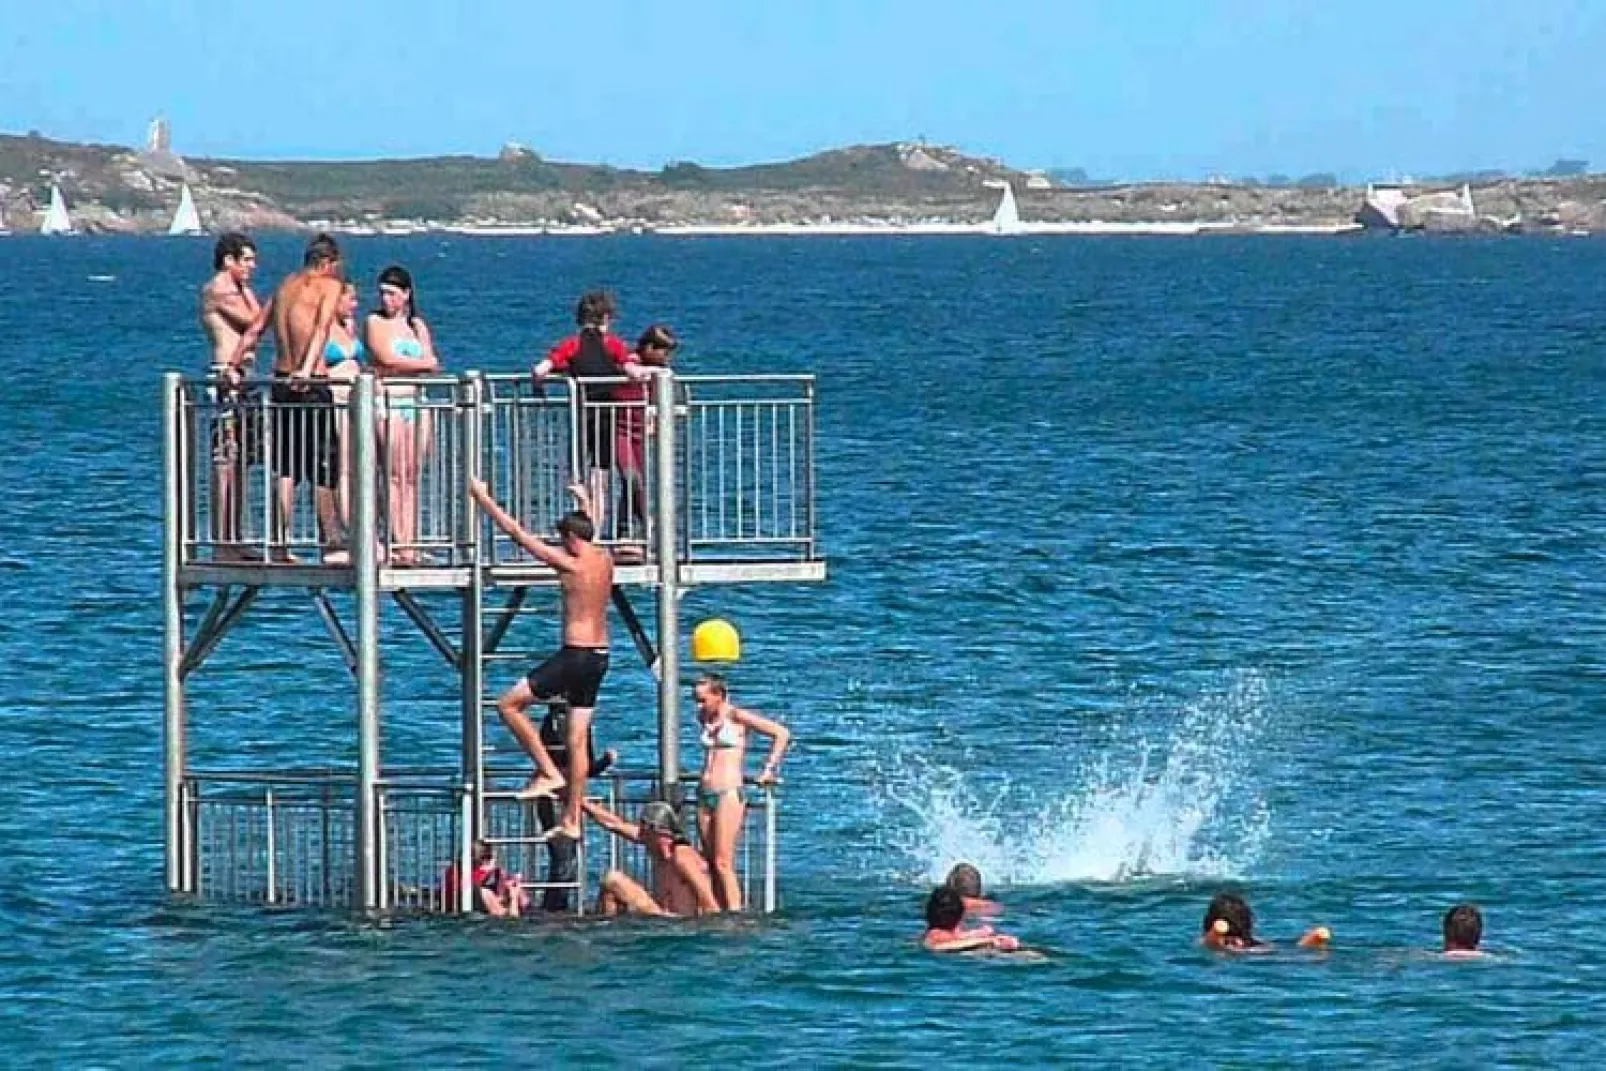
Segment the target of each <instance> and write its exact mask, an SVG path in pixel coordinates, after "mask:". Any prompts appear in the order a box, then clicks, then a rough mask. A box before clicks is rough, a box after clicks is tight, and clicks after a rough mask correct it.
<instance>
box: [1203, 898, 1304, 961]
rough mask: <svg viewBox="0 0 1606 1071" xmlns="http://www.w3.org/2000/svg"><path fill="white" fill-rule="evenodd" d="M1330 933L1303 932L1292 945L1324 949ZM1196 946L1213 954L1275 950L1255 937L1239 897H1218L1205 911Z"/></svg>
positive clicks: (1251, 920) (1252, 916)
mask: <svg viewBox="0 0 1606 1071" xmlns="http://www.w3.org/2000/svg"><path fill="white" fill-rule="evenodd" d="M1332 939H1333V932H1332V931H1331V930H1329V929H1328V928H1327V927H1326V926H1316V927H1313V928H1312V929H1309V930H1307V931H1305V934H1304V936H1302V937H1301V938H1300V939H1299V940H1298V941H1297V942H1295V944H1296V945H1297V946H1298V947H1299V948H1326V947H1327V945H1328V943H1329V942H1331V941H1332ZM1199 943H1200V944H1202V945H1204V946H1205V947H1206V948H1208V949H1210V950H1211V951H1214V952H1271V951H1273V950H1274V948H1275V946H1273V945H1271V944H1270V943H1268V942H1266V941H1262V940H1260V939H1259V938H1257V937H1256V936H1255V913H1254V912H1253V911H1251V910H1250V909H1249V904H1248V902H1247V901H1245V900H1244V898H1243V897H1241V896H1234V895H1233V894H1232V893H1221V894H1219V895H1217V896H1216V897H1215V898H1214V899H1212V900H1211V901H1210V906H1209V907H1207V908H1205V915H1204V926H1203V933H1202V935H1201V936H1200V938H1199Z"/></svg>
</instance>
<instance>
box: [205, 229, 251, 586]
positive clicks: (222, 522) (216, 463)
mask: <svg viewBox="0 0 1606 1071" xmlns="http://www.w3.org/2000/svg"><path fill="white" fill-rule="evenodd" d="M256 266H257V250H256V245H255V243H253V242H252V241H251V239H250V238H249V237H247V236H246V235H244V234H241V233H239V232H238V231H230V232H229V233H227V234H222V235H219V236H218V240H217V244H216V245H215V246H214V247H213V249H212V278H210V279H208V280H207V282H206V285H204V286H202V287H201V330H203V331H205V332H206V338H207V342H208V343H209V345H210V347H211V350H212V366H211V374H212V377H213V379H215V380H216V381H217V387H216V392H217V393H216V395H215V398H214V400H215V401H216V402H217V411H216V413H215V414H214V416H213V423H212V538H213V540H215V541H216V543H217V550H216V552H215V553H216V555H217V560H219V561H238V560H240V559H241V558H243V557H245V549H244V548H243V547H241V546H239V545H238V544H239V540H240V514H241V513H242V512H243V510H244V497H245V496H244V492H245V469H246V466H248V465H251V464H254V463H255V462H256V461H257V460H258V459H259V457H260V454H261V452H262V436H261V413H260V412H253V411H252V406H251V405H250V402H251V401H252V399H250V398H248V397H246V396H245V395H244V394H243V393H242V392H241V389H240V380H241V379H242V378H244V376H245V374H246V373H247V372H248V371H250V364H251V361H252V359H253V358H254V357H255V354H254V353H253V352H252V351H251V350H250V349H249V348H241V347H240V340H241V337H242V336H243V335H245V333H246V332H247V331H249V330H250V329H251V325H252V324H253V323H254V322H255V321H256V319H257V317H258V316H259V315H260V314H261V312H262V304H261V302H259V301H257V296H256V294H255V293H254V292H252V290H251V275H252V273H253V272H255V271H256Z"/></svg>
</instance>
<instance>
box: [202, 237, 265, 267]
mask: <svg viewBox="0 0 1606 1071" xmlns="http://www.w3.org/2000/svg"><path fill="white" fill-rule="evenodd" d="M256 249H257V244H256V243H255V242H253V241H252V240H251V236H250V235H248V234H241V233H240V232H239V231H228V232H226V233H224V234H220V235H218V236H217V245H214V246H213V247H212V270H213V271H222V270H223V262H224V261H225V260H227V259H229V258H230V257H234V258H235V259H238V258H239V256H240V254H242V253H244V252H245V251H246V250H250V251H251V252H253V253H255V252H256Z"/></svg>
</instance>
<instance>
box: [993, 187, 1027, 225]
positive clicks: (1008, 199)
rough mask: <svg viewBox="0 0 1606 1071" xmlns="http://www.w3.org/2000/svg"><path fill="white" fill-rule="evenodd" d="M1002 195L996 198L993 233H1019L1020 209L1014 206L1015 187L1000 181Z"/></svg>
mask: <svg viewBox="0 0 1606 1071" xmlns="http://www.w3.org/2000/svg"><path fill="white" fill-rule="evenodd" d="M1001 185H1002V186H1003V187H1004V195H1003V196H1002V197H1000V198H999V199H998V210H997V211H996V212H994V213H993V224H992V231H993V233H994V234H1019V233H1020V232H1021V229H1022V228H1021V222H1020V209H1019V208H1017V207H1016V206H1015V189H1014V187H1013V186H1011V185H1010V184H1009V183H1007V182H1004V183H1001Z"/></svg>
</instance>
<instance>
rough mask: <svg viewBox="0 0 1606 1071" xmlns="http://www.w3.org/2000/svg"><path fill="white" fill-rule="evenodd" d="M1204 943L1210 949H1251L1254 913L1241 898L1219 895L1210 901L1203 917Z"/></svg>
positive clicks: (1253, 938)
mask: <svg viewBox="0 0 1606 1071" xmlns="http://www.w3.org/2000/svg"><path fill="white" fill-rule="evenodd" d="M1203 940H1204V943H1205V944H1207V945H1209V946H1211V947H1212V948H1253V947H1254V946H1255V945H1257V944H1259V943H1260V942H1258V941H1256V940H1255V913H1254V912H1253V911H1251V910H1249V904H1248V903H1247V902H1246V901H1245V900H1244V898H1243V897H1241V896H1234V895H1233V894H1232V893H1220V894H1218V895H1217V896H1216V897H1215V898H1214V899H1212V900H1211V901H1210V906H1209V907H1207V908H1205V915H1204V933H1203Z"/></svg>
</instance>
